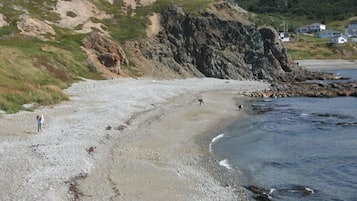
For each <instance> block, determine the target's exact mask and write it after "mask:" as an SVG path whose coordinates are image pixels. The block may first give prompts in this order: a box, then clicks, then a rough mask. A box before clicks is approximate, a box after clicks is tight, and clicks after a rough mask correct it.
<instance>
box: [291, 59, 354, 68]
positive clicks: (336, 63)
mask: <svg viewBox="0 0 357 201" xmlns="http://www.w3.org/2000/svg"><path fill="white" fill-rule="evenodd" d="M295 62H298V63H299V65H300V66H302V67H304V68H307V69H309V70H317V71H320V70H329V69H336V68H338V69H357V61H356V60H355V61H348V60H342V59H335V60H296V61H295Z"/></svg>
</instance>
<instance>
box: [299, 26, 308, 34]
mask: <svg viewBox="0 0 357 201" xmlns="http://www.w3.org/2000/svg"><path fill="white" fill-rule="evenodd" d="M297 32H298V33H309V32H310V29H309V26H307V25H306V26H301V27H299V28H298V29H297Z"/></svg>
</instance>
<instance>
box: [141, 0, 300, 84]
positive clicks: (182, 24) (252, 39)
mask: <svg viewBox="0 0 357 201" xmlns="http://www.w3.org/2000/svg"><path fill="white" fill-rule="evenodd" d="M235 7H238V6H237V5H236V4H234V3H229V2H225V3H220V4H214V5H213V6H212V8H213V9H206V10H201V11H200V12H199V14H186V13H185V12H184V11H183V10H182V9H181V8H179V7H177V6H175V5H171V6H169V7H168V8H167V9H166V10H164V11H163V12H162V13H161V14H160V16H161V18H160V24H161V26H162V29H161V31H160V32H159V33H158V34H157V35H156V36H155V37H153V38H151V39H150V40H146V41H140V44H137V45H136V46H137V47H138V48H139V49H140V51H141V52H142V54H143V55H144V57H145V58H146V59H148V60H149V61H150V63H152V64H153V65H154V66H156V67H168V68H170V70H172V71H174V72H176V73H178V74H179V75H181V76H183V77H185V76H187V75H192V76H207V77H216V78H222V79H238V80H243V79H266V80H270V81H274V80H281V79H282V78H284V79H287V78H288V79H290V78H293V79H294V77H296V76H299V75H301V74H302V73H305V72H304V71H303V70H302V69H300V68H299V67H298V66H297V65H296V64H295V63H294V62H292V60H291V59H290V58H289V56H288V53H287V50H286V48H285V47H284V44H283V43H282V42H281V40H280V39H279V37H278V34H277V32H276V31H275V30H273V29H271V28H269V27H257V26H255V25H253V24H249V23H244V22H242V21H239V20H237V19H234V18H227V17H225V16H223V15H221V14H222V13H223V12H224V11H225V10H229V11H230V12H232V10H233V11H234V9H233V8H235ZM291 75H294V76H291Z"/></svg>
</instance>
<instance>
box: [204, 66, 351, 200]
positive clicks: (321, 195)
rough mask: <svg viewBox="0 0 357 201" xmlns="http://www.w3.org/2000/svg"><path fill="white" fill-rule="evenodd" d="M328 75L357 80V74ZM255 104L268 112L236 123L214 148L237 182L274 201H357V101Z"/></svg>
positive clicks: (295, 100) (300, 100) (294, 100)
mask: <svg viewBox="0 0 357 201" xmlns="http://www.w3.org/2000/svg"><path fill="white" fill-rule="evenodd" d="M330 72H335V73H339V74H341V75H348V76H351V77H353V79H357V70H334V71H330ZM253 104H254V106H256V107H259V108H260V109H266V110H267V111H268V112H265V113H264V114H260V115H252V116H251V117H249V118H247V119H245V120H239V121H237V122H236V123H235V124H234V125H233V126H231V127H230V128H228V129H227V130H226V131H225V132H224V133H223V134H220V135H219V137H217V138H215V139H214V140H213V143H212V147H211V148H212V151H213V153H214V154H215V156H216V157H217V158H218V159H219V160H220V161H221V162H220V164H221V165H222V166H225V167H226V168H227V171H231V172H235V173H236V174H239V183H243V184H244V185H255V186H259V187H262V188H265V189H269V190H271V192H272V194H271V196H272V198H273V200H284V201H285V200H288V201H289V200H293V201H297V200H321V201H330V200H331V201H332V200H333V201H337V200H341V201H342V200H343V201H356V200H357V98H355V97H338V98H305V97H299V98H278V99H263V100H259V101H257V102H255V103H253ZM233 170H234V171H233ZM302 187H303V188H305V187H306V188H307V189H313V190H314V193H313V194H312V195H306V194H304V193H302V192H301V191H299V189H300V188H302Z"/></svg>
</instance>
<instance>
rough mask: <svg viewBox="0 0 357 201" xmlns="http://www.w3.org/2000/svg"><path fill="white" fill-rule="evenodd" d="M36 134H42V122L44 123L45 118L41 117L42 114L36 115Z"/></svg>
mask: <svg viewBox="0 0 357 201" xmlns="http://www.w3.org/2000/svg"><path fill="white" fill-rule="evenodd" d="M36 119H37V132H42V125H43V122H45V118H44V117H43V114H41V115H37V117H36Z"/></svg>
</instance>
